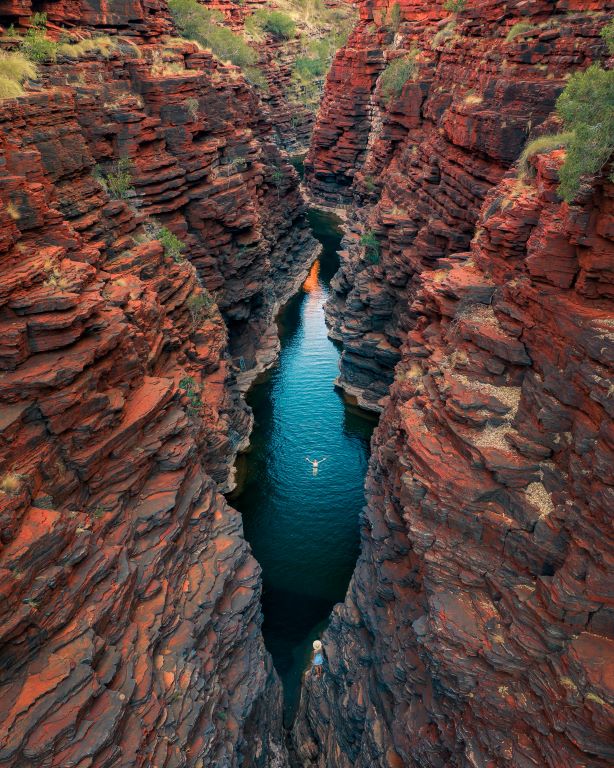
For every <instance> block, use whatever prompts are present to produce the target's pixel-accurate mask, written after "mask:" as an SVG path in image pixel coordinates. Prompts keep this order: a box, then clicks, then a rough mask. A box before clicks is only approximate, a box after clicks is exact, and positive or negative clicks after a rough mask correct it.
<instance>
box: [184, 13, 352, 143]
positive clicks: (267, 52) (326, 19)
mask: <svg viewBox="0 0 614 768" xmlns="http://www.w3.org/2000/svg"><path fill="white" fill-rule="evenodd" d="M199 2H201V4H202V5H205V6H206V7H207V8H211V9H212V10H215V11H218V12H219V13H221V14H222V15H223V17H224V20H225V23H226V24H227V25H228V26H229V27H230V28H231V29H233V30H234V31H236V32H239V33H241V34H243V33H244V31H245V22H246V20H248V19H249V17H250V16H251V15H252V14H253V13H254V12H258V11H259V10H260V11H267V10H268V11H276V10H278V9H279V8H281V9H282V13H284V15H286V16H287V14H286V13H285V12H286V11H291V12H292V18H294V20H295V21H296V34H295V35H294V36H292V37H290V38H289V39H287V40H286V39H280V38H278V37H277V36H276V35H273V34H271V33H270V32H267V31H266V30H261V32H260V36H259V38H260V39H252V41H251V45H252V47H253V48H254V49H255V50H256V51H257V52H258V68H259V69H260V70H261V71H262V73H263V77H264V81H265V85H264V87H260V88H259V93H260V97H261V102H262V109H263V112H264V114H265V115H266V116H267V117H268V119H269V121H270V123H271V125H272V126H273V130H274V135H275V140H276V142H277V143H278V144H279V146H281V147H283V148H284V149H286V150H287V151H288V152H289V153H291V154H296V155H302V154H304V153H305V152H307V148H308V147H309V142H310V139H311V132H312V130H313V126H314V122H315V118H316V110H317V103H315V102H312V100H311V99H305V98H301V97H300V88H299V87H297V85H295V83H294V82H293V70H294V67H295V64H296V61H297V59H299V58H301V57H305V56H309V55H310V46H312V45H314V44H315V45H317V43H318V42H320V43H321V44H326V38H327V37H329V36H331V34H334V33H335V31H336V30H335V24H339V25H340V26H348V25H349V27H351V25H352V21H351V20H352V19H353V18H354V8H353V5H352V3H351V2H349V0H326V1H325V2H322V3H313V4H311V3H309V2H306V3H303V6H302V8H301V3H300V2H299V1H298V0H297V2H295V3H289V4H288V3H284V2H281V3H277V2H275V0H270V1H269V0H242V2H241V3H236V2H235V0H199ZM331 11H332V12H333V13H335V14H336V16H334V17H331V16H330V12H331ZM327 14H328V16H327ZM314 81H315V84H316V89H315V90H316V93H317V94H320V93H321V92H322V90H323V86H324V78H323V76H314Z"/></svg>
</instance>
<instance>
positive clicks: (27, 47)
mask: <svg viewBox="0 0 614 768" xmlns="http://www.w3.org/2000/svg"><path fill="white" fill-rule="evenodd" d="M30 23H31V25H32V26H31V27H30V29H29V30H28V31H27V32H26V34H25V37H24V39H23V42H22V43H21V50H22V51H23V53H24V54H25V55H26V56H27V57H28V58H29V59H30V60H31V61H55V60H56V58H57V55H58V44H57V43H56V42H54V41H53V40H49V38H48V37H47V14H46V13H35V14H34V16H32V18H31V19H30Z"/></svg>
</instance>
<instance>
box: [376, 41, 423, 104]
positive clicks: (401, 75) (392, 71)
mask: <svg viewBox="0 0 614 768" xmlns="http://www.w3.org/2000/svg"><path fill="white" fill-rule="evenodd" d="M418 53H419V51H418V49H417V48H412V50H411V51H409V53H408V54H407V55H406V56H402V57H400V58H398V59H393V60H392V61H391V62H389V64H388V66H387V67H386V69H385V70H384V71H383V72H382V74H381V75H380V85H381V90H382V94H383V96H384V97H385V98H386V99H391V98H395V97H397V96H400V95H401V91H402V90H403V86H404V85H405V83H406V82H407V81H408V80H412V79H413V78H414V77H415V75H416V72H417V70H418V64H417V62H416V57H417V55H418Z"/></svg>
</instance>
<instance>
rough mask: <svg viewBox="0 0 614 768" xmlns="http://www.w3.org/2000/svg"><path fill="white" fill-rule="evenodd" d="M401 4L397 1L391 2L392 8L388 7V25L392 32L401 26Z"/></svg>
mask: <svg viewBox="0 0 614 768" xmlns="http://www.w3.org/2000/svg"><path fill="white" fill-rule="evenodd" d="M401 19H402V15H401V6H400V5H399V4H398V3H393V5H392V8H391V9H390V21H389V26H390V29H391V30H392V31H393V32H398V30H399V27H400V26H401Z"/></svg>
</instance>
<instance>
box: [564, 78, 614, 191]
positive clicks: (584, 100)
mask: <svg viewBox="0 0 614 768" xmlns="http://www.w3.org/2000/svg"><path fill="white" fill-rule="evenodd" d="M556 110H557V112H558V114H559V117H560V118H561V119H562V120H563V123H564V125H565V128H566V129H567V130H568V131H570V132H572V133H573V137H572V138H571V140H570V141H569V144H568V146H567V157H566V159H565V162H564V163H563V166H562V168H561V171H560V181H561V183H560V185H559V194H560V195H561V197H562V198H563V199H564V200H566V201H567V202H571V201H572V200H573V199H574V197H575V196H576V194H577V193H578V190H579V188H580V184H581V181H582V177H583V176H594V175H595V174H597V173H598V172H599V171H600V170H601V169H602V168H603V166H604V165H605V164H606V163H607V162H608V160H609V159H610V157H611V156H612V153H613V152H614V70H604V69H602V68H601V67H600V66H598V65H597V64H593V65H592V66H590V67H589V68H588V69H586V70H584V72H576V73H575V74H574V75H572V77H571V79H570V80H569V82H568V83H567V86H566V88H565V90H564V91H563V93H561V95H560V96H559V98H558V99H557V102H556Z"/></svg>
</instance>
